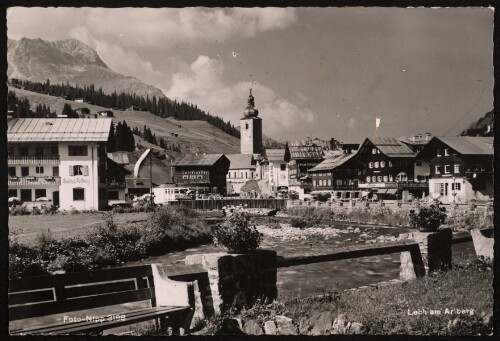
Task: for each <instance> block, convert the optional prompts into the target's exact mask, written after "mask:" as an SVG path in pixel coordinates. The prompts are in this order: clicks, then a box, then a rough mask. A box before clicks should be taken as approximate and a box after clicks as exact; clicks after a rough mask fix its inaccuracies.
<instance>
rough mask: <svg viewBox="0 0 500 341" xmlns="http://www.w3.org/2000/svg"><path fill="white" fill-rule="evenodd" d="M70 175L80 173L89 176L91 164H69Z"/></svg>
mask: <svg viewBox="0 0 500 341" xmlns="http://www.w3.org/2000/svg"><path fill="white" fill-rule="evenodd" d="M69 175H70V176H78V175H83V176H87V175H89V166H81V165H75V166H69Z"/></svg>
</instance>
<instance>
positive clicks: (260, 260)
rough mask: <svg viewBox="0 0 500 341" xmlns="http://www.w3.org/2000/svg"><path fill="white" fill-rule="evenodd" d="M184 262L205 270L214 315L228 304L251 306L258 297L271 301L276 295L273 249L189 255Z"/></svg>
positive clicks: (274, 253)
mask: <svg viewBox="0 0 500 341" xmlns="http://www.w3.org/2000/svg"><path fill="white" fill-rule="evenodd" d="M185 263H186V264H187V265H192V264H201V265H202V266H203V267H204V268H205V269H206V270H207V272H208V280H209V284H210V291H211V301H212V304H213V311H214V313H215V314H216V315H220V314H221V313H223V312H225V311H227V310H228V309H229V308H231V307H232V306H240V307H241V306H242V305H252V304H254V303H255V302H256V300H257V299H259V298H260V299H267V300H269V301H273V300H274V299H276V297H277V295H278V289H277V287H276V281H277V268H276V251H271V250H257V251H255V252H253V253H249V254H228V253H212V254H197V255H189V256H187V257H186V258H185Z"/></svg>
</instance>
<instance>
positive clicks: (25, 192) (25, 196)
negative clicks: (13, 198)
mask: <svg viewBox="0 0 500 341" xmlns="http://www.w3.org/2000/svg"><path fill="white" fill-rule="evenodd" d="M31 195H32V194H31V189H22V190H21V201H32V196H31Z"/></svg>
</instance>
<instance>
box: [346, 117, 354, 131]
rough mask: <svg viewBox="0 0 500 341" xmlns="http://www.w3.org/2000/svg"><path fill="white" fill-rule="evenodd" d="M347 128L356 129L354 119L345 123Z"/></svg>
mask: <svg viewBox="0 0 500 341" xmlns="http://www.w3.org/2000/svg"><path fill="white" fill-rule="evenodd" d="M347 127H349V128H350V129H354V128H355V127H356V119H354V118H352V117H351V118H350V119H349V121H347Z"/></svg>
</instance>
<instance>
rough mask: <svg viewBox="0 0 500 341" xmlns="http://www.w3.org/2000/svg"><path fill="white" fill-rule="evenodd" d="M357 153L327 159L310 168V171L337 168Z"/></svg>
mask: <svg viewBox="0 0 500 341" xmlns="http://www.w3.org/2000/svg"><path fill="white" fill-rule="evenodd" d="M355 155H356V154H354V153H353V154H342V155H339V156H336V157H333V158H330V159H326V160H324V161H323V162H321V163H319V164H318V165H317V166H315V167H313V168H311V169H309V172H317V171H326V170H332V169H334V168H337V167H338V166H341V165H343V164H344V163H346V162H347V161H349V160H351V159H352V158H353V157H354V156H355Z"/></svg>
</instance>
